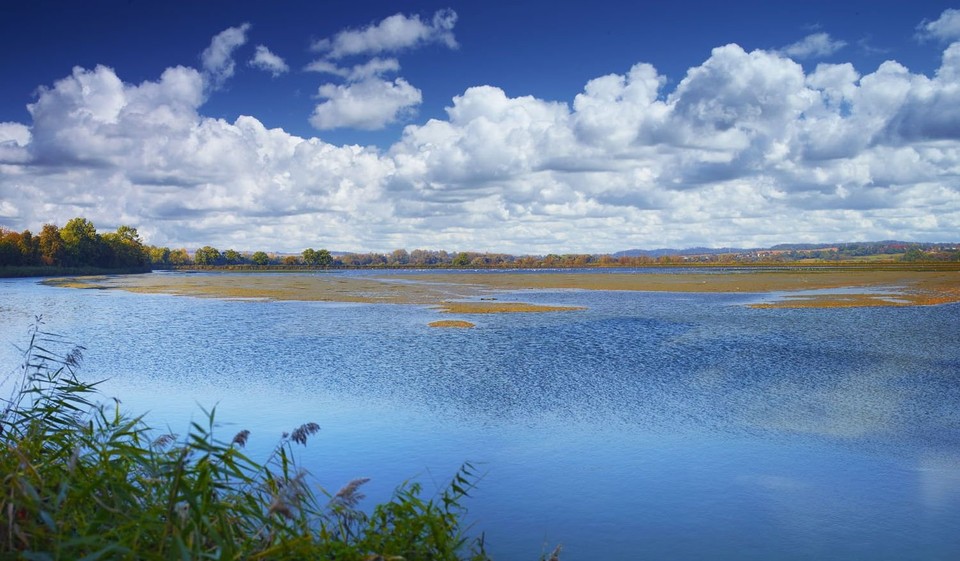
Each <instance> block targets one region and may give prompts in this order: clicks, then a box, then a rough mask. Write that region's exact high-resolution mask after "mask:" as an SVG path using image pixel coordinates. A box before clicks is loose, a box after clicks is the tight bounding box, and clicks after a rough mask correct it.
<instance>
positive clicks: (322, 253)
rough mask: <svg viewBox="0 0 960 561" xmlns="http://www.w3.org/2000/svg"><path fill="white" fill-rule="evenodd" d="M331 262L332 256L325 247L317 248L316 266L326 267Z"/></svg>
mask: <svg viewBox="0 0 960 561" xmlns="http://www.w3.org/2000/svg"><path fill="white" fill-rule="evenodd" d="M332 264H333V256H332V255H330V252H329V251H327V250H325V249H319V250H317V266H318V267H323V268H324V269H326V268H327V267H329V266H330V265H332Z"/></svg>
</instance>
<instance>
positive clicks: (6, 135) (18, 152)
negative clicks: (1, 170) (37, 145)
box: [0, 123, 33, 165]
mask: <svg viewBox="0 0 960 561" xmlns="http://www.w3.org/2000/svg"><path fill="white" fill-rule="evenodd" d="M32 138H33V135H32V134H31V133H30V129H29V128H28V127H27V126H26V125H22V124H20V123H0V165H3V164H20V163H24V162H26V161H28V160H29V159H30V155H29V153H28V152H27V146H28V145H29V144H30V141H31V140H32Z"/></svg>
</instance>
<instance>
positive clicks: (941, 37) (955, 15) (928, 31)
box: [917, 8, 960, 42]
mask: <svg viewBox="0 0 960 561" xmlns="http://www.w3.org/2000/svg"><path fill="white" fill-rule="evenodd" d="M917 37H918V38H919V39H921V40H924V39H936V40H938V41H944V42H949V41H956V40H958V39H960V10H957V9H954V8H949V9H946V10H944V11H943V13H942V14H940V17H939V18H937V19H936V20H934V21H926V20H924V21H923V22H921V23H920V25H918V26H917Z"/></svg>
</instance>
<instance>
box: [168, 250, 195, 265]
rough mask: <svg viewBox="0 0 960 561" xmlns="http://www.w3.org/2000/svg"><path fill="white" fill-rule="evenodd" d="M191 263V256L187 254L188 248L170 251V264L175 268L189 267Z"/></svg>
mask: <svg viewBox="0 0 960 561" xmlns="http://www.w3.org/2000/svg"><path fill="white" fill-rule="evenodd" d="M191 263H192V261H191V260H190V254H189V253H187V249H186V248H180V249H174V250H171V251H170V264H171V265H173V266H174V267H179V266H181V265H189V264H191Z"/></svg>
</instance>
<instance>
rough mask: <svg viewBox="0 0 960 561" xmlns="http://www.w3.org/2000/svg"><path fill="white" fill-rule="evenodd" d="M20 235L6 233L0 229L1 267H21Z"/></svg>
mask: <svg viewBox="0 0 960 561" xmlns="http://www.w3.org/2000/svg"><path fill="white" fill-rule="evenodd" d="M19 241H20V234H18V233H16V232H5V231H4V230H3V229H2V228H0V267H3V266H6V265H20V264H21V262H22V259H21V254H20V248H19V247H18V243H19Z"/></svg>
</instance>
